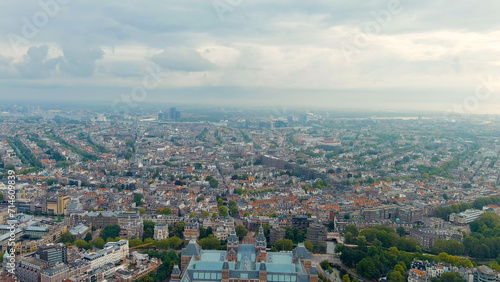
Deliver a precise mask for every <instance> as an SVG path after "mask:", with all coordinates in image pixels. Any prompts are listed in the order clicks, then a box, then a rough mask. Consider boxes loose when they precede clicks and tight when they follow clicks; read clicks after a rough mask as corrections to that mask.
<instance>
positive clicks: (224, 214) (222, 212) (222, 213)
mask: <svg viewBox="0 0 500 282" xmlns="http://www.w3.org/2000/svg"><path fill="white" fill-rule="evenodd" d="M219 214H220V216H221V217H227V216H229V212H228V210H227V208H226V207H225V206H220V207H219Z"/></svg>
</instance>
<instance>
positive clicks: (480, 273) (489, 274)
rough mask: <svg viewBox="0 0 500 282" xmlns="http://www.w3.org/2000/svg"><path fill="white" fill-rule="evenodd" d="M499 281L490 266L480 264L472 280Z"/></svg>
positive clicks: (479, 281)
mask: <svg viewBox="0 0 500 282" xmlns="http://www.w3.org/2000/svg"><path fill="white" fill-rule="evenodd" d="M496 281H499V279H498V276H497V273H496V272H495V271H493V270H492V269H491V268H489V267H487V266H485V265H481V266H478V268H477V270H476V273H474V282H496Z"/></svg>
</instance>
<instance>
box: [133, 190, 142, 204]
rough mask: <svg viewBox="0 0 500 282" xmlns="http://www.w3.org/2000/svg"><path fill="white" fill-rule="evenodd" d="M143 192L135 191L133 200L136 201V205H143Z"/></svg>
mask: <svg viewBox="0 0 500 282" xmlns="http://www.w3.org/2000/svg"><path fill="white" fill-rule="evenodd" d="M142 197H143V196H142V194H139V193H135V194H134V200H133V202H134V203H135V205H136V206H140V205H142V204H143V203H142Z"/></svg>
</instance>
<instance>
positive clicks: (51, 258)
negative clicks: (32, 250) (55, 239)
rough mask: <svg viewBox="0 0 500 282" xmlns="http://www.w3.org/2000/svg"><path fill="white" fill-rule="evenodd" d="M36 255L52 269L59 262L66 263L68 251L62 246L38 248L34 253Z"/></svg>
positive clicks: (54, 245)
mask: <svg viewBox="0 0 500 282" xmlns="http://www.w3.org/2000/svg"><path fill="white" fill-rule="evenodd" d="M36 254H37V256H38V258H39V259H41V260H44V261H46V262H48V263H49V266H50V267H53V266H55V265H56V264H58V263H61V262H63V263H67V262H68V250H67V247H66V246H65V245H64V244H51V245H47V246H40V247H39V248H38V250H37V251H36Z"/></svg>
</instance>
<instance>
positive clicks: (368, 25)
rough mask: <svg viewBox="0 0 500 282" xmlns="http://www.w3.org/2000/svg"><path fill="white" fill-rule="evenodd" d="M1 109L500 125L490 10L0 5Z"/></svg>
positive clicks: (225, 0)
mask: <svg viewBox="0 0 500 282" xmlns="http://www.w3.org/2000/svg"><path fill="white" fill-rule="evenodd" d="M0 10H1V11H3V14H2V17H0V34H2V37H0V100H4V101H12V100H22V101H37V100H41V101H96V102H99V103H109V104H110V105H112V106H113V107H116V106H117V104H121V105H122V106H123V105H129V106H134V107H135V106H137V105H141V103H170V104H172V103H184V104H189V103H197V104H206V105H252V106H264V105H265V106H270V105H271V106H279V107H282V106H288V107H293V106H303V107H322V108H342V109H350V108H353V109H366V110H405V111H406V110H419V111H421V110H424V111H453V112H457V113H458V112H460V113H462V112H463V113H500V64H499V60H500V56H499V55H500V29H499V26H500V21H499V20H498V19H499V18H500V2H499V1H498V0H484V1H481V2H480V4H478V3H475V2H473V1H470V0H456V1H453V2H452V1H440V0H434V1H430V0H419V1H416V0H385V1H382V0H380V1H379V0H372V1H370V0H363V1H361V0H359V1H358V0H351V1H337V0H319V1H312V0H301V1H299V0H286V1H284V0H275V1H269V0H267V1H264V0H215V1H212V0H182V1H181V0H180V1H171V0H164V1H158V0H141V1H129V0H107V1H97V0H86V1H77V0H41V1H1V2H0Z"/></svg>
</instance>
